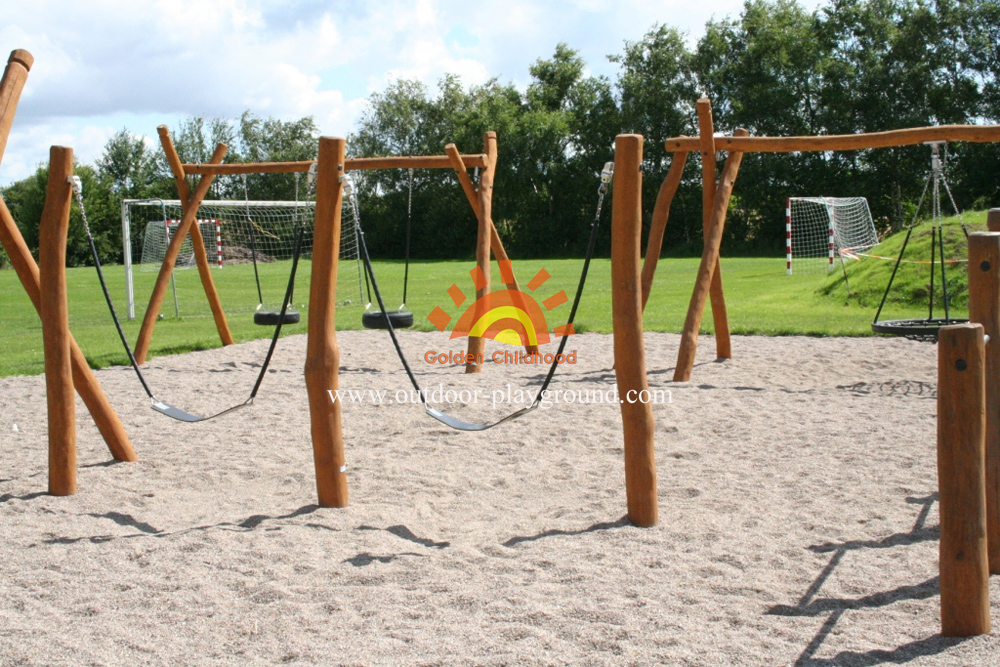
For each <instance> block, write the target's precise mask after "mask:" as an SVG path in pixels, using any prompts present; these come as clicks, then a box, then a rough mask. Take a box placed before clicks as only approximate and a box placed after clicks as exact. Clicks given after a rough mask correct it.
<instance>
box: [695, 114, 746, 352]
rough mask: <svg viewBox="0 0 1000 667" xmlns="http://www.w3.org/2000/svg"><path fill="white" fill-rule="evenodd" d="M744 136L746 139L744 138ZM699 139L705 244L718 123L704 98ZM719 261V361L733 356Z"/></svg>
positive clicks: (715, 278) (714, 292)
mask: <svg viewBox="0 0 1000 667" xmlns="http://www.w3.org/2000/svg"><path fill="white" fill-rule="evenodd" d="M740 136H745V134H744V135H740ZM698 138H699V141H700V143H701V188H702V190H701V205H702V225H703V227H702V229H703V231H704V234H705V239H706V240H705V244H706V245H707V244H708V236H709V235H710V234H711V230H710V229H709V227H710V226H711V224H712V211H713V207H714V206H715V190H716V183H715V174H716V168H715V124H714V122H713V121H712V102H711V101H710V100H709V99H708V98H707V97H703V98H701V99H699V100H698ZM719 269H720V266H719V260H718V258H716V261H715V269H713V271H712V286H711V292H710V294H711V297H712V322H713V324H714V326H715V356H716V358H718V359H729V358H731V357H732V356H733V351H732V345H731V343H730V340H729V315H728V314H727V313H726V296H725V294H724V293H723V291H722V272H721V271H720V270H719Z"/></svg>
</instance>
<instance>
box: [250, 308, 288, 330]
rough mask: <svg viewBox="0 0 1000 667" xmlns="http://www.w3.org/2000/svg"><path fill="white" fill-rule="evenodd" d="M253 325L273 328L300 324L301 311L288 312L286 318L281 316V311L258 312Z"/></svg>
mask: <svg viewBox="0 0 1000 667" xmlns="http://www.w3.org/2000/svg"><path fill="white" fill-rule="evenodd" d="M253 323H254V324H259V325H260V326H267V327H273V326H276V325H278V324H279V323H280V324H298V323H299V311H297V310H287V311H285V316H284V317H282V316H281V311H280V310H258V311H257V312H255V313H254V314H253Z"/></svg>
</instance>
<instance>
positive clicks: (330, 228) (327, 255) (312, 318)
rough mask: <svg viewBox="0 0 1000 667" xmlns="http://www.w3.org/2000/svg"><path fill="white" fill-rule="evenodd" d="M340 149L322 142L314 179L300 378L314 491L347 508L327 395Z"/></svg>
mask: <svg viewBox="0 0 1000 667" xmlns="http://www.w3.org/2000/svg"><path fill="white" fill-rule="evenodd" d="M345 147H346V142H345V141H344V140H343V139H341V138H337V137H321V138H320V140H319V167H318V168H317V174H316V218H315V220H316V223H315V232H314V237H313V239H314V240H313V259H312V278H311V282H310V285H309V330H308V338H307V341H306V366H305V378H306V390H307V392H308V394H309V418H310V421H311V424H312V429H311V430H312V444H313V460H314V462H315V466H316V489H317V492H318V494H319V504H320V506H322V507H347V505H348V503H349V496H348V492H347V474H346V459H345V457H344V432H343V424H342V416H341V410H340V401H336V402H334V401H333V398H332V395H331V392H333V391H336V390H337V389H339V388H340V379H339V369H340V348H339V347H338V346H337V327H336V304H337V263H338V261H339V258H340V209H341V205H342V203H343V181H342V178H343V176H344V162H345V157H344V152H345Z"/></svg>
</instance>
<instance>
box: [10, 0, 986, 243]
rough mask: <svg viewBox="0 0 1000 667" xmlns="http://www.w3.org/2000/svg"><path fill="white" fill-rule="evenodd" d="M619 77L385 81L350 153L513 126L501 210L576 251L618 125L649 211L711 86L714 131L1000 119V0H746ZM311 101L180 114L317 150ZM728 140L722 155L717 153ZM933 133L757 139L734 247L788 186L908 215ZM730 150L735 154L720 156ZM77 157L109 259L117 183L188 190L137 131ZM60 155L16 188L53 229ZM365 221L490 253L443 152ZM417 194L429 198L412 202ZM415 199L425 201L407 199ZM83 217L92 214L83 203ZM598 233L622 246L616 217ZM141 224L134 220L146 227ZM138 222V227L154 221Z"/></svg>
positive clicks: (527, 236)
mask: <svg viewBox="0 0 1000 667" xmlns="http://www.w3.org/2000/svg"><path fill="white" fill-rule="evenodd" d="M608 58H609V60H610V61H611V62H612V63H614V64H615V65H616V66H617V74H616V75H615V77H614V79H611V78H608V77H602V76H591V75H589V74H588V73H587V67H586V63H585V62H584V61H583V59H582V58H581V57H580V56H579V54H578V52H576V51H575V50H574V49H572V48H571V47H570V46H569V45H566V44H559V45H558V46H557V47H556V48H555V50H554V53H553V54H552V56H551V57H549V58H539V59H538V60H536V61H535V63H534V64H533V65H531V67H530V69H529V74H530V83H529V84H528V85H527V87H526V89H524V90H520V89H518V88H517V87H516V86H514V85H513V84H511V83H502V82H501V81H500V80H499V79H491V80H489V81H487V82H486V83H484V84H481V85H474V86H468V87H467V86H464V85H463V83H462V82H461V81H460V80H459V78H458V77H457V76H445V77H444V78H443V79H442V80H441V81H440V82H439V83H438V84H437V86H436V88H433V89H432V88H429V87H428V86H426V85H424V84H422V83H420V82H418V81H410V80H398V81H396V82H394V83H392V84H391V85H389V86H388V87H387V88H386V89H385V90H383V91H381V92H378V93H374V94H372V95H371V96H370V98H369V100H368V102H369V103H368V105H367V107H366V110H365V111H364V113H363V114H362V117H361V119H360V122H359V124H358V127H357V130H356V131H355V132H354V133H352V134H350V135H349V136H348V153H349V155H351V156H356V157H367V156H379V155H419V154H442V153H443V148H444V146H445V145H446V144H448V143H455V144H456V145H457V146H458V148H459V150H460V151H461V152H463V153H478V152H480V151H481V150H482V135H483V133H484V132H486V131H488V130H494V131H496V132H497V135H498V145H499V162H498V170H497V174H496V179H495V187H494V206H493V217H494V221H495V223H496V225H497V228H498V231H499V233H500V235H501V237H502V238H503V239H504V243H505V245H506V246H507V249H508V251H509V252H510V254H511V255H512V256H513V257H563V256H579V255H580V254H581V253H582V252H583V251H584V249H585V244H586V238H587V232H588V230H589V226H590V221H591V219H592V218H593V215H594V207H595V205H596V191H597V186H598V183H599V174H600V170H601V167H602V166H603V164H604V163H605V162H606V161H608V160H611V159H613V139H614V137H615V135H616V134H618V133H621V132H636V133H639V134H642V135H643V136H645V137H646V143H645V151H644V160H643V173H644V185H643V187H644V199H643V206H644V211H643V213H644V220H645V223H646V224H647V225H648V222H649V217H650V215H651V212H652V207H653V203H654V201H655V198H656V193H657V190H658V188H659V186H660V183H661V182H662V181H663V178H664V177H665V176H666V172H667V170H668V169H669V167H670V163H671V159H672V154H671V153H669V152H667V150H666V148H665V147H664V143H663V142H664V140H665V139H667V138H669V137H673V136H679V135H689V136H694V135H696V134H697V115H696V111H695V103H696V101H697V99H698V98H699V97H700V96H703V95H704V96H707V97H708V98H710V99H711V101H712V105H713V115H714V119H715V127H716V131H717V132H722V133H725V134H731V133H732V132H733V131H734V130H735V129H736V128H739V127H743V128H746V129H747V130H749V131H750V133H751V134H753V135H770V136H786V135H814V134H850V133H858V132H877V131H884V130H891V129H897V128H904V127H919V126H927V125H940V124H950V123H996V122H1000V3H997V2H996V0H830V1H829V2H828V3H827V4H826V5H825V6H823V7H821V8H820V9H818V10H816V11H815V12H809V11H806V10H805V9H803V8H802V7H801V6H800V5H798V4H797V3H796V2H795V1H794V0H749V1H748V2H747V3H746V4H745V5H744V8H743V11H742V12H741V14H740V15H739V16H738V17H733V18H723V19H718V20H712V21H710V22H708V23H707V24H706V26H705V32H704V34H703V35H702V36H701V37H700V38H699V39H698V40H697V41H695V42H693V43H691V42H689V41H688V40H687V39H686V36H685V35H684V34H682V33H681V32H680V31H678V30H677V29H675V28H673V27H670V26H667V25H660V24H657V25H654V26H652V27H651V28H650V29H649V30H648V32H646V34H645V35H644V36H643V38H642V39H640V40H638V41H635V42H626V43H625V44H624V47H623V49H622V51H621V52H620V53H618V54H614V55H610V56H608ZM318 134H319V133H318V130H317V128H316V125H315V123H314V121H313V119H312V118H311V117H307V118H302V119H299V120H296V121H282V120H277V119H273V118H267V119H263V118H260V117H257V116H255V115H254V114H252V113H251V112H249V111H248V112H246V113H244V114H243V115H242V117H241V118H239V119H203V118H189V119H187V120H185V121H183V122H182V123H181V126H180V127H179V128H176V129H175V130H174V131H173V136H174V140H175V143H176V145H177V149H178V153H179V154H180V156H181V159H182V160H183V161H184V162H207V161H208V159H209V157H210V155H211V152H212V150H213V148H214V145H215V143H216V142H218V141H223V142H225V143H226V144H228V145H229V146H230V151H229V153H228V154H227V156H226V162H253V161H280V160H303V159H313V158H315V154H316V150H317V138H318ZM723 157H724V155H721V154H720V155H717V156H716V158H717V159H721V158H723ZM948 157H949V159H948V177H949V181H950V183H951V186H952V191H953V192H954V194H955V197H956V199H957V201H958V204H959V206H960V207H961V208H983V207H987V206H995V205H998V204H1000V178H997V174H1000V146H998V145H996V144H954V145H952V146H950V147H949V155H948ZM929 163H930V160H929V150H928V149H927V148H926V147H924V146H910V147H902V148H893V149H879V150H870V151H847V152H836V153H833V152H830V153H793V154H759V153H758V154H748V155H746V156H745V157H744V159H743V166H742V168H741V173H740V177H739V181H738V183H737V185H736V190H735V192H734V196H733V200H732V204H731V210H730V215H729V218H728V222H727V228H726V235H725V238H724V240H723V244H724V251H725V252H726V253H728V254H734V253H743V254H780V253H782V252H783V248H784V224H783V220H784V205H785V199H786V198H787V197H789V196H864V197H867V198H868V201H869V205H870V207H871V210H872V215H873V217H874V218H875V222H876V226H877V227H878V229H879V231H880V232H887V231H889V230H890V229H893V228H897V229H898V228H899V227H901V226H902V225H903V224H904V223H905V222H909V217H910V215H912V213H913V210H914V209H915V207H916V203H917V200H918V198H919V195H920V191H921V189H922V186H923V183H924V179H925V177H926V173H927V170H928V167H929ZM720 166H721V163H720ZM700 167H701V165H700V159H698V157H697V156H692V159H690V160H688V165H687V167H686V169H685V172H684V177H683V179H682V183H681V186H680V188H679V190H678V193H677V196H676V197H675V200H674V204H673V207H672V208H671V213H670V223H669V225H668V228H667V233H666V239H665V242H664V253H665V254H671V255H688V254H692V253H698V252H700V247H701V238H702V236H701V234H702V231H701V227H702V225H701V180H700ZM77 173H78V174H79V175H80V176H81V178H82V179H83V181H84V186H85V190H84V191H85V193H86V194H85V197H86V202H87V213H88V219H89V220H90V222H91V225H92V227H93V228H94V230H95V232H96V235H97V238H98V246H99V250H100V252H101V254H102V258H104V259H106V260H107V261H120V259H121V229H120V214H119V208H120V204H119V203H120V201H121V199H123V198H146V197H161V198H175V197H176V190H175V187H174V183H173V179H172V177H171V176H170V171H169V169H168V167H167V165H166V162H165V158H164V157H163V155H162V151H161V150H159V148H158V147H154V146H151V145H148V144H147V143H145V141H144V140H143V139H142V138H139V137H135V136H133V135H132V134H131V133H129V132H127V131H124V130H123V131H122V132H119V133H118V134H116V135H115V136H114V137H112V138H111V140H109V142H108V143H107V145H106V146H105V149H104V152H103V154H102V156H101V158H100V159H98V160H97V163H96V164H95V165H93V166H80V167H79V168H78V170H77ZM46 177H47V173H46V169H45V168H44V167H41V168H39V170H38V171H37V172H36V173H35V174H34V175H33V176H31V177H29V178H27V179H25V180H23V181H19V182H17V183H14V184H12V185H11V186H9V187H7V188H5V189H4V191H3V196H4V198H5V199H6V201H7V203H8V205H9V206H10V207H11V209H12V210H13V211H14V214H15V216H16V217H17V218H18V219H19V222H20V224H22V225H23V231H24V234H25V238H26V240H27V241H28V243H29V245H30V246H31V247H32V248H34V247H35V246H36V245H37V220H38V216H39V214H40V212H41V206H42V200H43V197H44V190H45V179H46ZM358 180H359V187H358V190H359V193H360V203H361V216H362V223H363V225H364V228H365V230H366V238H367V240H368V242H369V246H370V249H371V252H372V254H373V256H375V257H385V258H392V257H396V258H398V257H402V255H403V252H404V246H405V238H406V224H407V220H408V218H411V219H412V224H413V230H414V233H413V236H412V242H411V244H412V254H413V256H414V257H418V258H426V259H434V258H460V257H471V256H473V254H474V244H475V219H474V217H473V214H472V211H471V209H470V208H469V206H468V203H467V202H466V200H465V197H464V195H463V194H462V192H461V188H460V187H459V185H458V183H457V180H456V178H455V175H454V174H453V173H451V172H449V171H446V170H440V171H435V170H416V171H415V172H414V175H413V179H412V188H411V181H410V178H409V175H408V174H407V173H405V172H403V171H381V172H361V173H360V174H359V176H358ZM296 188H298V196H299V198H300V199H301V198H304V197H305V193H304V180H302V181H301V182H297V181H296V180H295V178H294V177H293V176H291V175H267V176H255V175H254V176H249V177H248V178H247V179H246V181H244V180H243V179H242V178H241V177H225V178H217V179H216V181H215V182H214V184H213V189H212V192H211V193H210V195H209V197H210V198H220V199H224V198H230V199H243V198H245V197H247V198H249V199H286V200H291V199H294V198H295V191H296ZM411 201H412V207H410V203H411ZM408 211H411V213H408ZM74 216H78V213H74ZM605 216H606V217H605V225H604V229H603V234H602V236H601V238H600V240H599V244H598V252H599V253H605V254H606V253H607V252H608V251H609V245H610V235H609V230H608V227H607V224H606V220H607V213H606V214H605ZM136 233H139V234H141V231H140V230H133V238H137V237H136ZM138 238H141V236H139V237H138ZM68 256H69V258H70V261H72V262H76V263H85V262H87V259H88V256H87V248H86V245H85V242H84V237H83V233H82V226H81V225H80V224H79V221H78V220H76V219H74V220H73V223H72V226H71V239H70V249H69V253H68Z"/></svg>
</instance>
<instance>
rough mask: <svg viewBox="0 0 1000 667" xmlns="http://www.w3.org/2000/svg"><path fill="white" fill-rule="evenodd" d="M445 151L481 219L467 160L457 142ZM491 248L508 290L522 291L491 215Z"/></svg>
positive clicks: (533, 348)
mask: <svg viewBox="0 0 1000 667" xmlns="http://www.w3.org/2000/svg"><path fill="white" fill-rule="evenodd" d="M444 152H445V153H446V154H447V155H448V159H450V160H451V166H452V167H453V168H454V169H455V174H456V175H457V176H458V182H459V183H460V184H461V185H462V191H463V192H465V197H466V199H468V200H469V206H471V207H472V212H473V213H475V214H476V220H480V219H481V218H482V217H483V211H482V207H480V205H479V193H478V192H477V191H476V187H475V186H474V185H473V183H472V179H471V178H469V174H468V172H467V171H466V167H465V162H463V161H462V155H461V154H460V153H459V152H458V147H457V146H455V144H448V145H447V146H445V147H444ZM491 197H492V195H491ZM491 200H492V199H491ZM490 248H491V249H492V250H493V256H494V257H496V260H497V263H498V264H500V279H501V280H503V281H504V285H505V286H506V287H507V289H508V290H511V291H514V292H517V293H520V292H521V286H520V285H518V283H517V276H516V275H514V265H513V264H512V263H511V261H510V257H508V256H507V249H506V248H504V247H503V241H502V240H501V239H500V234H499V233H497V227H496V225H495V224H493V218H492V217H490ZM524 351H525V352H526V353H527V354H534V353H535V352H538V346H537V345H525V346H524Z"/></svg>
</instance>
